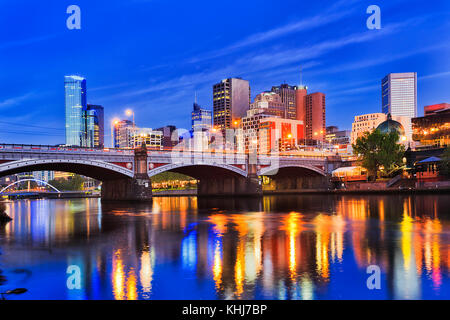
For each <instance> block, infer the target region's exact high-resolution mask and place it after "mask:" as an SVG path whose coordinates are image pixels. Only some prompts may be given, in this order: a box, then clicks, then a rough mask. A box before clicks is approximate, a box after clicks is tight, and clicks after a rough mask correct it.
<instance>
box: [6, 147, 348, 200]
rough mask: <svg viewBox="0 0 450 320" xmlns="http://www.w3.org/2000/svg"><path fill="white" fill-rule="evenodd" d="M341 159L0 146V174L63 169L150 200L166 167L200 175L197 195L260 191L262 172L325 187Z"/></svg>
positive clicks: (279, 183) (286, 182)
mask: <svg viewBox="0 0 450 320" xmlns="http://www.w3.org/2000/svg"><path fill="white" fill-rule="evenodd" d="M339 163H340V161H339V159H331V158H330V156H329V155H326V154H320V153H317V154H313V155H308V156H306V155H304V156H302V155H295V156H292V155H291V156H284V155H281V156H280V155H276V154H272V155H258V156H255V155H249V154H243V153H236V152H225V151H217V152H193V151H183V150H147V149H146V148H145V147H144V148H138V149H135V150H132V149H90V148H76V147H58V146H34V145H5V144H4V145H0V177H1V176H6V175H11V174H16V173H21V172H30V171H43V170H50V171H65V172H72V173H76V174H80V175H84V176H88V177H91V178H94V179H97V180H100V181H102V198H103V199H105V200H149V199H151V197H152V192H151V177H153V176H155V175H157V174H159V173H162V172H166V171H171V172H178V173H182V174H186V175H188V176H191V177H193V178H196V179H197V180H198V181H199V183H198V195H199V196H202V195H233V196H236V195H261V194H262V188H261V179H260V178H259V177H260V176H268V177H271V183H272V186H273V187H274V188H275V189H276V190H291V189H302V188H303V189H304V188H316V189H317V188H325V187H326V186H327V176H328V174H329V173H331V171H332V170H334V169H335V168H336V167H337V166H339Z"/></svg>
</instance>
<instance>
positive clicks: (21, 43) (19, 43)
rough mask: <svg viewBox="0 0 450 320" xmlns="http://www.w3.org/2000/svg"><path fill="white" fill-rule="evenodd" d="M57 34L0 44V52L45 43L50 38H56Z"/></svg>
mask: <svg viewBox="0 0 450 320" xmlns="http://www.w3.org/2000/svg"><path fill="white" fill-rule="evenodd" d="M56 36H57V34H49V35H45V36H40V37H35V38H29V39H22V40H16V41H10V42H5V43H2V44H0V50H1V49H9V48H12V47H20V46H27V45H30V44H33V43H38V42H41V41H45V40H48V39H51V38H54V37H56Z"/></svg>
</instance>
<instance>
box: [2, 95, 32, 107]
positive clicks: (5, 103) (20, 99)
mask: <svg viewBox="0 0 450 320" xmlns="http://www.w3.org/2000/svg"><path fill="white" fill-rule="evenodd" d="M33 95H34V94H33V93H32V92H29V93H26V94H24V95H21V96H18V97H14V98H8V99H5V100H3V101H0V108H1V109H3V108H9V107H12V106H16V105H18V104H20V103H21V102H23V101H25V100H27V99H29V98H30V97H32V96H33Z"/></svg>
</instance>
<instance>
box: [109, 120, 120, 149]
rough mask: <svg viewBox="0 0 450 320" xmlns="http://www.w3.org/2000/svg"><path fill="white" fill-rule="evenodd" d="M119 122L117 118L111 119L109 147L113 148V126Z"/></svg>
mask: <svg viewBox="0 0 450 320" xmlns="http://www.w3.org/2000/svg"><path fill="white" fill-rule="evenodd" d="M118 124H119V120H118V119H117V118H114V119H112V120H111V148H114V128H115V127H117V125H118Z"/></svg>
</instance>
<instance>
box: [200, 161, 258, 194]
mask: <svg viewBox="0 0 450 320" xmlns="http://www.w3.org/2000/svg"><path fill="white" fill-rule="evenodd" d="M247 165H248V164H247ZM248 166H249V167H248V169H249V174H248V176H247V177H244V176H242V175H239V174H230V172H216V174H210V175H200V177H199V179H198V185H197V195H198V196H199V197H205V196H262V187H261V183H260V179H259V177H258V175H257V174H256V165H248Z"/></svg>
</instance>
